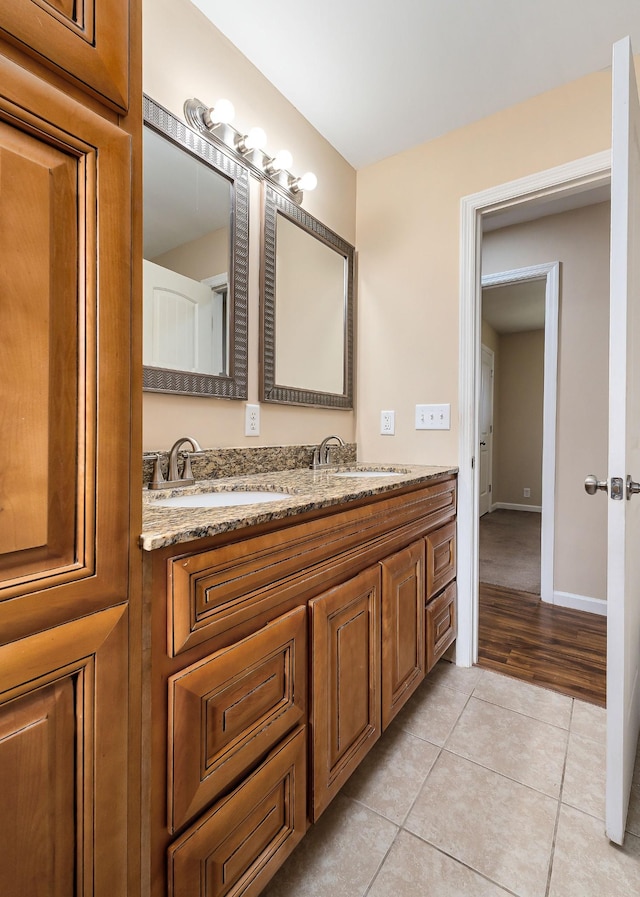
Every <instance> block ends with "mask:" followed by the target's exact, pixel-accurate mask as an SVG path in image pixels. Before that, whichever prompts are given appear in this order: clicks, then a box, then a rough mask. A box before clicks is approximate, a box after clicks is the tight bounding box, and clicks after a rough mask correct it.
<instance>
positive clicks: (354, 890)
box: [262, 794, 398, 897]
mask: <svg viewBox="0 0 640 897" xmlns="http://www.w3.org/2000/svg"><path fill="white" fill-rule="evenodd" d="M397 831H398V829H397V827H396V826H395V825H393V824H392V823H391V822H389V821H388V820H386V819H383V818H382V817H381V816H378V815H377V813H373V812H372V811H371V810H368V809H367V808H366V807H363V806H362V805H361V804H358V803H355V802H354V801H352V800H349V799H348V798H347V797H344V796H343V795H342V794H338V795H337V796H336V797H335V798H334V800H333V801H332V803H331V804H330V805H329V807H328V808H327V809H326V810H325V812H324V813H323V815H322V816H321V817H320V819H319V820H318V822H316V824H315V825H313V826H312V827H311V828H310V829H309V831H308V832H307V834H306V835H305V837H304V838H303V840H302V841H301V843H300V844H299V845H298V847H297V848H296V849H295V851H294V852H293V853H292V855H291V856H290V857H289V859H288V860H287V861H286V863H285V864H284V866H282V868H281V869H280V870H279V871H278V872H277V873H276V875H275V877H274V878H273V879H272V880H271V882H270V883H269V885H267V888H266V889H265V891H264V892H263V895H262V897H300V895H304V897H362V895H363V894H364V893H365V891H366V889H367V888H368V886H369V884H370V883H371V880H372V879H373V877H374V875H375V874H376V872H377V870H378V868H379V866H380V863H381V862H382V859H383V857H384V856H385V854H386V853H387V851H388V849H389V847H390V846H391V844H392V842H393V839H394V838H395V836H396V833H397Z"/></svg>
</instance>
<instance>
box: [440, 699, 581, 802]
mask: <svg viewBox="0 0 640 897" xmlns="http://www.w3.org/2000/svg"><path fill="white" fill-rule="evenodd" d="M567 736H568V732H567V730H566V729H560V728H558V727H557V726H550V725H549V723H544V722H541V721H540V720H538V719H533V718H532V717H530V716H523V714H521V713H516V712H515V711H514V710H508V709H506V708H505V707H499V706H498V705H497V704H488V703H487V702H486V701H479V700H478V699H477V698H475V697H471V698H470V699H469V703H468V704H467V706H466V707H465V708H464V710H463V711H462V714H461V716H460V719H459V720H458V722H457V723H456V725H455V727H454V729H453V732H452V733H451V735H450V736H449V738H448V739H447V741H446V743H445V747H446V749H447V750H448V751H451V752H452V753H454V754H458V755H459V756H461V757H466V758H467V760H473V761H474V762H475V763H479V764H480V765H481V766H486V767H487V768H488V769H493V770H494V771H495V772H499V773H501V774H502V775H505V776H508V777H509V778H510V779H515V780H516V782H520V783H521V784H523V785H529V787H531V788H535V789H536V790H538V791H542V792H544V794H548V795H549V796H550V797H555V798H558V797H559V796H560V785H561V783H562V771H563V768H564V760H565V754H566V750H567Z"/></svg>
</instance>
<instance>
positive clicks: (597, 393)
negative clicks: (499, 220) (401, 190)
mask: <svg viewBox="0 0 640 897" xmlns="http://www.w3.org/2000/svg"><path fill="white" fill-rule="evenodd" d="M609 222H610V207H609V203H600V204H598V205H595V206H589V207H587V208H584V209H576V210H575V211H573V212H565V213H564V214H561V215H552V216H550V217H548V218H542V219H540V220H538V221H532V222H529V223H527V224H521V225H517V226H515V227H510V228H504V229H503V230H500V231H495V232H493V233H489V234H486V235H485V238H484V241H483V274H495V273H497V272H499V271H507V270H513V269H514V268H521V267H525V266H528V265H535V264H541V263H544V262H552V261H560V262H561V278H560V284H561V286H560V320H559V347H558V407H557V437H556V438H557V445H556V507H555V531H556V534H555V576H554V580H555V588H556V590H557V591H561V592H569V593H571V594H576V595H585V596H588V597H592V598H601V599H604V598H605V596H606V539H607V519H606V512H607V508H606V502H600V501H597V500H596V499H594V498H593V497H590V496H588V495H587V494H586V493H585V491H584V487H583V482H584V478H585V476H586V475H587V474H588V473H596V474H598V471H606V469H607V426H608V339H609V301H608V293H609ZM501 343H502V340H501ZM501 349H502V345H501ZM500 357H501V363H503V356H502V351H501V353H500ZM502 420H503V418H502V416H501V421H502ZM501 457H502V456H501ZM501 463H502V462H501ZM603 475H604V474H603ZM598 476H600V474H598Z"/></svg>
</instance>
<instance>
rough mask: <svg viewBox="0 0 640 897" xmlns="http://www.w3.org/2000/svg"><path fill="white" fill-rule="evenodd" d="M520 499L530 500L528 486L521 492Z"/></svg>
mask: <svg viewBox="0 0 640 897" xmlns="http://www.w3.org/2000/svg"><path fill="white" fill-rule="evenodd" d="M522 497H523V498H531V489H529V487H528V486H525V487H524V489H523V490H522Z"/></svg>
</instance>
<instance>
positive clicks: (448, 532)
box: [426, 521, 456, 601]
mask: <svg viewBox="0 0 640 897" xmlns="http://www.w3.org/2000/svg"><path fill="white" fill-rule="evenodd" d="M426 542H427V601H429V600H430V599H431V598H433V596H434V595H437V594H438V592H439V591H440V590H441V589H443V588H444V587H445V586H446V585H447V584H448V583H450V582H451V580H452V579H455V576H456V524H455V521H454V522H453V523H447V524H446V526H441V527H439V528H438V529H436V530H434V531H433V532H432V533H429V535H428V536H427V537H426Z"/></svg>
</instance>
